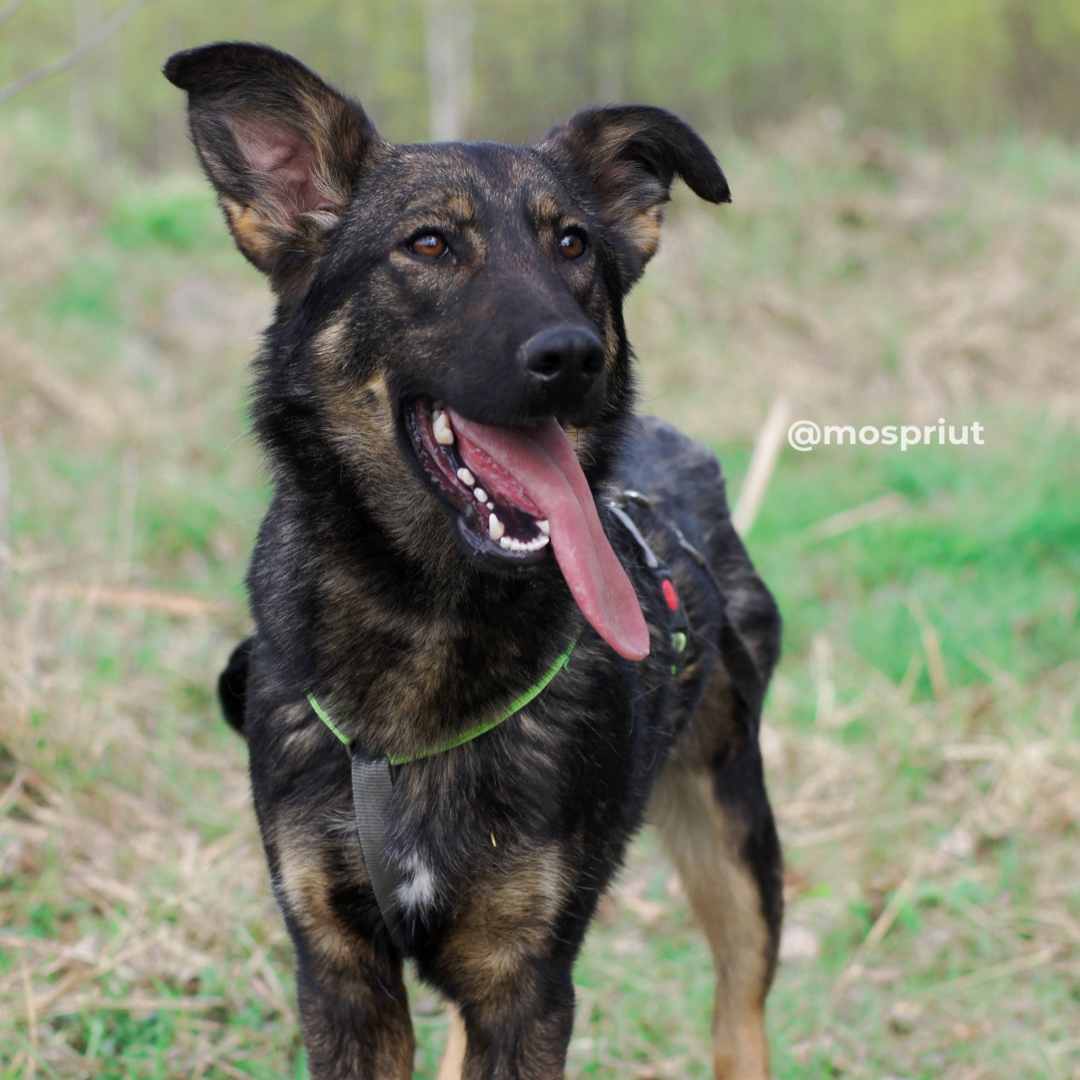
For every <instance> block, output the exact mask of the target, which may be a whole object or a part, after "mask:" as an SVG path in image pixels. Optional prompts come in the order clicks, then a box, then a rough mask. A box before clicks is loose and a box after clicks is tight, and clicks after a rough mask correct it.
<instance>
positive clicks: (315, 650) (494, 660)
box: [249, 485, 583, 754]
mask: <svg viewBox="0 0 1080 1080" xmlns="http://www.w3.org/2000/svg"><path fill="white" fill-rule="evenodd" d="M318 510H319V512H318V513H317V514H315V513H313V508H312V507H311V506H310V505H309V500H308V499H307V498H305V497H304V495H303V494H302V493H300V492H297V491H295V490H289V488H288V487H287V486H285V485H283V486H282V487H280V488H279V490H278V492H277V495H276V497H275V499H274V501H273V503H272V505H271V509H270V512H269V514H268V515H267V519H266V521H265V523H264V525H263V530H262V533H261V536H260V544H259V549H258V550H257V552H256V556H255V559H254V560H253V564H252V565H253V570H252V573H251V575H250V576H249V588H250V592H251V600H252V608H253V611H254V614H255V618H256V622H257V623H258V627H259V631H260V633H261V634H263V635H265V636H266V637H267V638H268V639H269V640H270V641H271V642H272V644H273V645H274V647H275V651H276V652H277V653H278V655H280V656H281V657H283V658H284V659H285V660H286V662H287V665H288V668H289V669H290V671H291V672H292V673H293V678H294V679H295V681H296V686H295V687H294V689H295V691H296V693H297V695H303V694H306V693H307V692H308V691H313V692H314V693H316V694H317V696H318V697H319V699H320V700H321V701H325V702H327V703H328V704H329V705H331V706H332V707H333V709H334V712H335V715H336V716H337V717H338V718H339V720H340V722H341V723H342V724H343V725H344V727H345V728H346V733H347V734H348V735H350V736H352V737H354V738H355V739H356V744H357V746H358V748H360V749H361V750H362V752H365V753H370V754H381V753H410V752H415V751H419V750H422V749H424V748H426V747H428V746H431V745H435V744H437V743H439V742H440V741H442V740H443V739H445V738H446V737H447V736H448V735H451V734H453V733H455V732H456V731H458V730H463V729H465V728H467V727H470V726H472V725H473V724H475V723H476V722H477V721H479V720H482V719H483V718H484V717H485V716H486V715H488V714H490V713H491V712H492V711H493V710H497V709H498V708H500V707H501V706H502V705H504V704H505V702H506V701H507V700H508V699H511V698H513V697H515V696H517V695H518V694H520V693H521V692H522V691H523V690H525V689H527V688H528V686H529V685H531V684H532V683H533V682H534V681H535V680H536V679H537V678H538V677H539V676H540V675H541V674H542V673H543V671H544V670H545V669H546V668H547V667H548V666H549V665H550V664H551V662H552V660H553V659H554V658H555V657H556V656H557V655H558V654H559V653H560V652H561V651H562V650H563V649H564V648H565V647H566V644H567V642H568V641H569V640H570V638H571V637H572V635H573V634H574V633H575V631H576V630H578V629H579V628H580V627H581V624H582V622H583V619H582V616H581V614H580V612H579V611H578V609H577V606H576V604H575V603H574V601H573V598H572V597H571V596H570V593H569V590H568V589H567V587H566V585H565V582H564V581H563V579H562V576H561V574H559V573H558V570H557V568H556V567H555V566H554V563H553V562H552V565H550V566H547V567H543V568H541V570H540V571H539V572H536V573H533V574H531V575H529V576H527V577H520V578H513V577H505V576H502V575H497V574H492V573H489V572H485V571H482V570H479V569H477V568H475V567H474V566H472V565H471V564H470V563H469V562H468V561H467V560H466V559H465V557H464V556H463V555H461V554H460V553H458V552H457V550H456V549H452V550H451V549H449V548H448V549H447V551H448V552H449V554H446V555H444V557H442V558H440V559H438V560H433V561H432V563H430V564H428V565H422V564H417V563H415V562H412V561H410V560H408V559H407V558H406V557H404V556H403V555H402V554H401V553H400V552H397V551H395V550H394V549H393V547H392V545H390V544H389V543H388V542H387V539H386V537H385V534H383V533H382V532H381V530H379V529H378V527H377V526H376V525H375V524H374V523H373V522H372V521H370V520H364V518H363V515H360V516H357V515H356V514H355V513H353V514H350V516H349V518H348V519H347V520H345V519H343V518H342V517H341V516H340V515H338V514H334V513H328V512H327V511H328V507H327V506H326V505H325V504H321V505H320V506H319V508H318ZM256 567H257V568H258V571H257V572H256V570H255V569H254V568H256Z"/></svg>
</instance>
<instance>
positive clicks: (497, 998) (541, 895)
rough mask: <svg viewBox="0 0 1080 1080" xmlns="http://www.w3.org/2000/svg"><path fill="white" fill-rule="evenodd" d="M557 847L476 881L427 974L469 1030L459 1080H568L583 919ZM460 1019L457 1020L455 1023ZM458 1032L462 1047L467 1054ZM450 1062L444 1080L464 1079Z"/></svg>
mask: <svg viewBox="0 0 1080 1080" xmlns="http://www.w3.org/2000/svg"><path fill="white" fill-rule="evenodd" d="M568 876H569V875H568V874H567V873H566V871H565V869H564V867H563V863H562V857H561V855H560V853H559V852H558V851H557V850H556V849H555V848H554V847H550V848H541V849H536V850H533V851H531V852H524V853H521V854H519V855H518V856H517V857H514V858H510V859H508V860H507V861H505V862H503V863H502V864H501V865H500V867H499V873H498V874H495V875H491V876H486V875H485V876H483V877H482V876H481V875H480V874H477V875H476V876H475V878H474V886H473V890H472V894H471V896H469V897H468V899H467V900H466V902H465V903H464V904H463V905H462V907H461V908H460V909H459V911H458V913H457V915H456V916H455V917H454V918H453V920H452V921H451V922H450V923H449V924H448V925H447V927H446V929H445V932H444V934H443V935H442V939H441V941H440V942H439V945H438V949H437V952H436V953H435V954H434V955H433V956H432V957H431V959H430V960H429V961H428V962H426V963H422V965H421V973H422V974H423V975H424V976H425V977H426V978H428V979H430V980H431V981H432V982H433V983H435V985H437V986H438V987H439V989H440V990H442V992H443V993H444V994H446V996H447V997H448V998H449V999H450V1000H451V1001H452V1002H453V1003H454V1005H455V1007H456V1010H457V1016H458V1017H460V1025H461V1027H463V1029H464V1044H465V1045H464V1056H463V1060H462V1062H461V1066H460V1078H461V1080H561V1078H562V1077H563V1075H564V1069H565V1064H566V1051H567V1047H568V1046H569V1044H570V1034H571V1030H572V1028H573V1021H574V987H573V979H572V972H573V963H574V957H575V956H576V955H577V950H578V946H579V945H580V936H581V934H583V932H584V922H583V921H582V920H579V919H569V918H566V917H565V915H566V913H565V905H566V904H567V902H568V901H569V900H570V899H571V897H569V896H568V895H567V888H566V884H565V881H566V878H567V877H568ZM455 1019H456V1018H455ZM460 1034H461V1032H460V1030H459V1031H458V1032H457V1038H456V1039H455V1040H454V1042H455V1047H454V1049H455V1050H460V1046H459V1045H458V1044H459V1043H460ZM452 1069H453V1065H452V1062H451V1061H448V1062H447V1063H446V1071H445V1073H440V1080H443V1077H444V1076H445V1077H446V1080H450V1078H451V1077H453V1080H457V1077H458V1074H457V1073H456V1072H453V1071H452Z"/></svg>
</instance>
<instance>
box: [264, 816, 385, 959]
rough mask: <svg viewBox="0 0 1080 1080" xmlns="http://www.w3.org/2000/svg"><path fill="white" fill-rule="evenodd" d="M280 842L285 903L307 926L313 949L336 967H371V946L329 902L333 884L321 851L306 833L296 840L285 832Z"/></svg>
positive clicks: (278, 850) (279, 870)
mask: <svg viewBox="0 0 1080 1080" xmlns="http://www.w3.org/2000/svg"><path fill="white" fill-rule="evenodd" d="M276 839H277V854H278V881H279V887H280V891H281V895H282V899H283V900H284V902H285V904H286V906H287V908H288V910H289V912H290V913H291V914H292V916H293V917H294V918H295V919H296V920H297V922H299V923H300V924H301V925H302V926H303V928H304V932H305V934H306V936H307V939H308V941H309V942H310V943H311V945H312V947H313V948H315V949H316V950H318V952H319V953H321V954H322V957H323V959H324V961H326V962H328V963H330V964H333V965H334V966H335V967H341V968H344V967H351V966H353V965H354V964H355V963H356V962H357V960H361V961H363V962H368V963H370V962H371V956H370V945H369V944H367V943H366V942H364V941H363V940H362V939H359V938H357V937H356V936H355V935H353V934H350V933H348V932H347V931H346V930H345V929H343V928H342V927H341V926H340V925H339V924H338V921H337V917H336V916H335V914H334V911H333V908H332V907H331V905H330V900H329V894H330V890H331V886H332V882H331V880H330V878H329V876H328V875H327V873H326V870H325V868H324V866H323V864H322V860H321V858H320V856H321V854H322V853H321V850H320V849H319V848H318V847H316V848H314V849H313V848H312V845H311V838H310V836H309V835H308V834H307V833H306V832H302V833H298V834H297V835H296V836H295V837H294V836H291V835H289V833H287V832H285V831H282V832H279V834H278V836H277V837H276Z"/></svg>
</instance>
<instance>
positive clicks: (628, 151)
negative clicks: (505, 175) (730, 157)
mask: <svg viewBox="0 0 1080 1080" xmlns="http://www.w3.org/2000/svg"><path fill="white" fill-rule="evenodd" d="M539 150H540V151H541V153H542V154H544V155H546V156H550V158H551V159H553V160H554V161H555V162H556V163H557V164H558V165H559V166H560V167H561V168H562V169H563V170H565V171H569V172H570V174H571V175H572V176H574V177H576V178H577V180H578V182H579V183H583V184H584V185H585V189H586V194H587V197H589V198H590V200H591V201H592V202H593V205H594V207H595V209H596V210H597V212H598V213H599V214H600V216H601V217H602V218H603V219H604V220H605V221H606V223H607V224H608V225H609V226H610V227H611V230H612V232H613V233H614V241H615V245H614V246H615V249H616V253H617V257H618V260H619V269H620V271H621V273H622V277H623V283H624V288H629V287H630V286H631V285H632V284H633V283H634V282H635V281H636V280H637V278H638V277H639V276H640V275H641V271H642V270H643V269H644V268H645V264H646V263H647V262H648V261H649V259H651V258H652V256H653V254H654V253H655V252H656V249H657V247H658V246H659V243H660V225H661V222H662V220H663V209H664V203H666V202H667V201H668V198H669V195H668V192H669V191H670V189H671V185H672V183H674V181H675V178H676V177H682V179H683V180H685V181H686V183H687V185H688V186H689V188H690V190H691V191H693V192H694V193H695V194H696V195H700V196H701V198H703V199H707V200H708V201H709V202H714V203H721V202H730V201H731V192H730V191H729V189H728V184H727V180H726V179H725V178H724V174H723V172H721V170H720V166H719V165H718V164H717V162H716V158H714V157H713V155H712V151H711V150H710V149H709V148H708V147H707V146H706V145H705V143H704V142H703V141H702V139H701V137H700V136H699V135H698V134H697V132H695V131H694V130H693V129H692V128H691V127H690V126H689V125H687V124H685V123H683V121H682V120H680V119H679V118H678V117H677V116H674V115H673V114H671V113H669V112H667V110H665V109H657V108H655V107H653V106H649V105H607V106H596V107H594V108H590V109H582V111H581V112H579V113H576V114H575V115H574V116H572V117H571V118H570V119H569V120H568V121H566V123H565V124H560V125H559V126H558V127H555V128H552V130H551V131H549V132H548V134H547V136H546V137H545V138H544V141H543V142H542V143H540V146H539Z"/></svg>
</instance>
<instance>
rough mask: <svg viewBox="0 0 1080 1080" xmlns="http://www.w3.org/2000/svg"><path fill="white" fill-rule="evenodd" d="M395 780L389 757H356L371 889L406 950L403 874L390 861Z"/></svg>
mask: <svg viewBox="0 0 1080 1080" xmlns="http://www.w3.org/2000/svg"><path fill="white" fill-rule="evenodd" d="M393 790H394V781H393V778H392V777H391V776H390V762H389V761H388V760H387V759H386V758H375V759H374V760H368V759H366V758H362V757H360V755H359V754H353V755H352V797H353V815H354V817H355V818H356V832H357V834H358V835H359V837H360V850H361V851H362V852H363V853H364V865H365V866H366V867H367V872H368V877H369V878H371V887H372V888H373V889H374V890H375V902H376V903H377V904H378V905H379V913H380V914H381V915H382V917H383V922H384V923H386V929H387V930H388V931H389V932H390V937H391V938H393V941H394V944H395V945H397V947H398V948H399V949H400V948H401V947H402V942H401V933H400V930H399V925H398V924H399V919H400V915H401V908H400V905H399V903H398V897H397V887H398V885H399V884H400V880H399V875H398V874H397V873H396V872H395V871H394V870H393V869H392V868H391V866H390V864H389V862H388V861H387V858H386V841H387V835H386V834H387V832H388V826H389V822H390V812H389V807H390V795H391V794H392V793H393Z"/></svg>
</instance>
